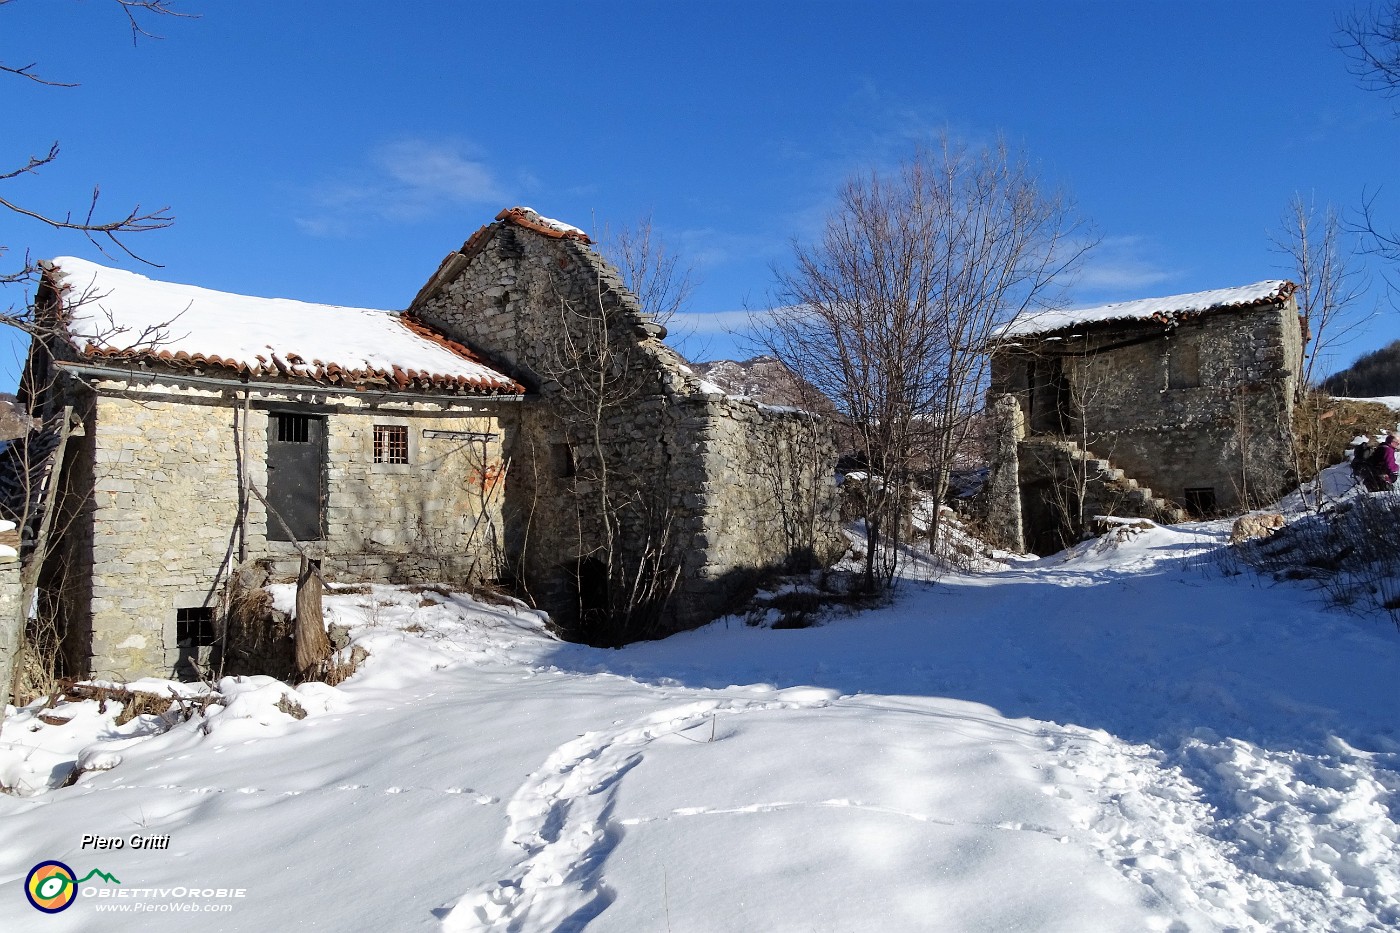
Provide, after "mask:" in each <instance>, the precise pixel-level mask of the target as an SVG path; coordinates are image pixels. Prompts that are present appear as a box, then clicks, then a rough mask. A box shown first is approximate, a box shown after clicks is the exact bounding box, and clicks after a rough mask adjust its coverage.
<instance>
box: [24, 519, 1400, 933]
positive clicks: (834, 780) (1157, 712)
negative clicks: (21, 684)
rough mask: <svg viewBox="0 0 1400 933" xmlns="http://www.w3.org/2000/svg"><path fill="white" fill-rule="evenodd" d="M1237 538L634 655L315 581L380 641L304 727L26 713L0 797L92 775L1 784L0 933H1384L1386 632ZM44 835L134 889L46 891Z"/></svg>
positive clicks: (247, 698) (1112, 540)
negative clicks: (1227, 553) (1246, 563)
mask: <svg viewBox="0 0 1400 933" xmlns="http://www.w3.org/2000/svg"><path fill="white" fill-rule="evenodd" d="M1227 525H1228V523H1217V524H1211V525H1188V526H1178V527H1177V528H1175V529H1163V528H1153V529H1150V530H1146V531H1142V530H1138V529H1133V528H1126V529H1120V530H1118V531H1116V532H1115V533H1114V534H1113V535H1111V536H1108V537H1106V538H1104V539H1100V540H1099V541H1096V542H1090V543H1088V544H1085V545H1081V546H1080V547H1079V548H1077V549H1075V550H1074V551H1072V552H1069V553H1067V554H1064V555H1057V556H1056V557H1054V558H1047V559H1045V560H1043V561H1038V562H1021V563H1017V564H1015V565H1011V566H1006V567H1003V568H1001V569H996V570H991V571H985V572H979V573H977V574H973V575H959V574H956V573H949V574H947V575H944V576H943V577H942V578H941V580H940V581H939V582H937V583H921V582H906V583H905V584H903V585H902V586H901V587H900V589H899V591H898V593H897V596H896V598H895V599H894V601H893V602H892V604H891V605H889V606H887V607H884V608H881V609H877V610H872V611H866V612H862V613H858V614H848V615H842V616H834V617H831V618H829V619H828V620H827V621H826V622H825V624H823V625H821V626H818V627H815V628H808V629H800V630H770V629H766V628H749V627H746V626H744V625H742V624H740V623H737V622H733V621H731V622H730V623H729V624H725V623H723V622H721V623H717V624H714V625H711V626H708V627H706V628H704V629H700V630H697V631H694V632H690V633H687V634H683V635H679V636H675V637H672V638H669V639H666V640H664V641H659V642H651V643H646V644H640V645H634V646H631V647H629V648H626V649H622V650H599V649H591V648H586V647H582V646H577V645H570V644H563V643H560V642H558V641H556V640H554V639H552V638H550V637H549V636H548V635H547V634H546V633H545V632H544V630H543V629H542V627H541V624H540V620H539V618H538V617H537V616H536V615H534V614H533V613H530V612H528V611H525V610H521V609H513V608H502V607H491V606H484V605H479V604H476V603H472V602H471V601H469V600H467V599H465V598H463V597H453V598H452V599H450V600H444V599H443V598H441V597H438V596H436V595H434V594H430V593H429V594H413V593H408V592H406V591H402V590H391V589H387V588H376V589H375V591H374V592H373V593H370V594H360V595H340V596H335V597H332V598H331V599H330V601H329V611H330V612H331V614H333V615H335V616H338V617H339V618H341V619H342V620H347V621H349V622H351V623H353V624H354V625H355V626H356V627H355V632H356V636H357V638H358V641H359V643H361V644H363V645H364V646H365V647H367V648H368V649H369V650H370V651H371V653H372V654H371V657H370V659H369V660H368V661H367V662H366V663H365V664H364V666H363V668H362V669H361V671H360V673H358V674H357V675H356V676H354V677H353V678H351V679H350V680H349V681H347V682H345V683H343V684H342V685H340V686H339V687H326V686H321V685H315V686H307V687H303V688H301V689H300V690H297V691H290V692H292V693H293V694H294V696H295V698H296V700H297V703H298V704H299V705H300V706H301V707H302V708H304V709H305V710H306V713H307V715H306V717H305V718H304V719H300V720H298V719H294V718H292V717H291V716H290V715H288V714H287V713H284V712H281V711H279V710H278V709H277V708H276V705H275V704H276V703H277V702H278V700H280V699H282V697H283V695H284V693H286V692H289V691H288V690H287V688H283V687H281V686H280V685H277V684H275V683H274V682H271V681H266V680H262V679H248V680H245V681H243V682H241V683H232V682H226V683H225V684H224V687H225V692H226V693H227V694H228V695H229V696H230V700H229V705H228V707H227V708H225V709H221V708H219V707H213V708H211V710H210V715H209V716H208V717H207V718H204V719H200V718H195V719H193V720H191V721H189V722H186V723H182V724H180V725H177V726H175V727H174V728H172V729H170V730H169V731H167V732H164V733H163V734H155V729H154V726H155V722H154V720H153V719H152V718H151V717H145V718H138V719H135V720H133V721H132V722H130V723H127V724H125V725H123V726H115V725H114V724H113V717H112V714H113V712H114V707H112V706H109V708H108V712H107V714H105V715H99V714H98V713H97V704H96V702H93V701H88V702H85V703H81V704H74V705H72V706H68V707H61V708H59V709H58V710H52V711H49V713H48V715H49V716H50V717H52V716H54V715H70V714H71V715H72V717H73V718H72V720H71V721H70V722H68V723H67V724H64V725H45V724H41V723H40V722H39V720H38V719H37V718H36V715H35V713H34V712H33V711H21V712H20V713H19V714H18V715H17V716H16V717H15V718H13V719H12V720H10V721H9V722H7V723H6V725H5V726H4V730H3V732H2V733H0V782H4V783H7V784H10V785H19V788H20V789H21V790H22V791H23V790H28V791H30V792H34V791H38V790H41V789H42V788H43V787H45V786H46V784H47V783H48V782H49V781H50V780H57V779H59V778H61V777H62V775H63V774H65V773H67V771H68V769H69V768H71V765H72V763H73V762H74V761H76V760H78V759H79V756H82V760H83V761H84V763H85V764H86V766H87V767H89V768H91V769H97V768H105V769H106V770H90V771H89V772H88V773H85V774H83V776H82V777H81V778H80V779H79V780H78V782H77V783H76V784H75V785H74V786H71V787H67V788H62V789H57V790H49V791H47V792H43V793H33V794H32V795H31V796H0V929H3V930H54V931H61V930H131V931H164V930H185V929H206V930H250V931H251V930H258V931H264V930H287V929H300V928H316V929H325V930H365V931H397V930H414V929H426V930H432V929H442V930H446V931H486V930H499V931H506V930H512V931H545V930H551V931H553V930H561V931H579V930H584V929H587V930H588V931H590V933H604V931H626V933H659V931H676V933H682V931H686V933H690V931H715V933H734V931H746V933H747V931H764V933H770V931H881V933H884V931H906V930H909V931H913V930H918V931H924V930H929V931H988V933H993V931H995V933H1002V931H1013V930H1014V931H1064V933H1098V931H1123V933H1141V931H1164V933H1186V931H1198V933H1203V931H1241V933H1243V931H1264V930H1269V931H1288V933H1305V931H1306V933H1314V931H1362V930H1364V931H1382V930H1395V929H1397V928H1400V854H1397V841H1400V834H1398V832H1397V820H1400V733H1397V728H1398V727H1400V633H1397V632H1396V630H1395V628H1394V626H1393V625H1392V624H1391V622H1390V621H1389V619H1388V618H1383V617H1382V618H1374V619H1372V618H1366V617H1361V616H1357V615H1348V614H1344V613H1341V612H1339V611H1335V610H1329V609H1326V608H1324V607H1323V605H1322V603H1321V602H1320V600H1319V599H1318V598H1317V597H1316V595H1315V594H1314V593H1313V592H1312V591H1310V590H1308V589H1306V588H1304V587H1302V586H1300V585H1297V584H1285V585H1273V584H1270V583H1268V582H1266V581H1263V580H1261V579H1259V578H1257V577H1255V576H1252V575H1249V574H1233V575H1231V573H1230V572H1229V571H1228V566H1229V565H1228V564H1227V565H1224V566H1223V567H1222V565H1220V564H1218V563H1217V562H1215V561H1214V560H1213V558H1212V551H1213V550H1214V549H1216V548H1218V547H1219V546H1220V545H1221V543H1222V541H1223V538H1224V535H1225V533H1226V530H1227ZM284 598H285V594H284ZM147 686H148V687H153V686H155V685H154V684H148V685H147ZM283 705H284V706H288V705H289V704H287V703H285V702H284V704H283ZM31 730H33V731H31ZM85 835H88V836H107V837H119V838H121V839H123V840H127V841H128V844H127V845H126V846H125V847H124V848H122V849H119V850H113V849H106V850H99V849H95V848H93V846H92V845H91V844H89V845H88V846H87V847H86V848H85V847H84V846H83V841H84V840H83V837H84V836H85ZM133 836H137V837H140V838H155V839H157V840H159V839H160V838H161V837H164V836H168V837H169V844H168V848H165V849H154V850H147V849H140V850H137V849H133V848H132V846H131V845H130V844H129V840H130V839H131V837H133ZM45 860H58V861H61V862H63V863H64V864H65V865H67V866H69V867H70V868H71V869H72V870H73V872H74V875H75V877H76V878H78V879H82V878H84V876H89V875H91V873H93V872H94V871H101V872H104V873H106V874H107V875H110V876H111V877H113V878H115V879H117V881H119V882H120V883H119V884H118V883H115V882H108V881H106V880H104V879H103V877H102V876H99V875H92V876H91V877H88V878H87V880H85V881H80V883H79V884H78V897H77V899H76V903H74V904H73V905H72V906H71V908H70V909H67V910H64V911H63V912H61V913H57V914H53V915H51V916H44V915H42V914H40V913H38V912H37V911H36V910H35V909H34V908H33V907H31V906H30V905H29V904H28V903H27V901H26V898H25V893H24V888H25V882H26V877H27V875H28V874H29V872H30V870H31V868H32V867H33V866H35V865H36V864H37V863H39V862H41V861H45ZM226 906H228V907H231V909H229V910H227V911H226V912H217V913H215V912H210V911H205V909H206V908H217V909H219V910H223V908H224V907H226ZM189 909H199V910H201V911H205V912H202V913H198V914H190V913H185V912H177V910H178V911H184V910H189Z"/></svg>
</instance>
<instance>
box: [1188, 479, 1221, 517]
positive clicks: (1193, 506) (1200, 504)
mask: <svg viewBox="0 0 1400 933" xmlns="http://www.w3.org/2000/svg"><path fill="white" fill-rule="evenodd" d="M1186 511H1188V512H1190V513H1191V514H1192V515H1195V516H1196V517H1198V518H1200V517H1204V516H1206V515H1211V514H1213V513H1214V512H1215V487H1214V486H1191V487H1188V488H1187V490H1186Z"/></svg>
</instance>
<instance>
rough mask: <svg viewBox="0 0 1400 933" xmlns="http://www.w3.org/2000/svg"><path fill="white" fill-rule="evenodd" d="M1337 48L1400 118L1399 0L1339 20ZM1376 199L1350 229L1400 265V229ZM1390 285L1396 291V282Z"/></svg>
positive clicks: (1369, 198)
mask: <svg viewBox="0 0 1400 933" xmlns="http://www.w3.org/2000/svg"><path fill="white" fill-rule="evenodd" d="M1336 45H1337V47H1338V48H1339V49H1341V50H1342V52H1343V53H1344V54H1345V55H1346V56H1347V59H1348V64H1349V67H1350V70H1351V73H1352V74H1353V75H1355V76H1356V79H1357V81H1358V82H1359V83H1360V85H1361V86H1362V87H1363V88H1365V89H1367V90H1371V91H1378V92H1379V93H1380V94H1382V95H1383V96H1385V97H1388V98H1390V99H1392V100H1395V101H1397V103H1396V114H1397V116H1400V0H1383V2H1380V3H1377V4H1375V5H1373V6H1368V7H1366V8H1364V9H1358V10H1354V11H1352V12H1351V13H1348V14H1346V15H1344V16H1342V17H1339V19H1338V21H1337V39H1336ZM1375 198H1376V193H1375V192H1371V193H1369V194H1366V195H1364V196H1363V197H1362V204H1361V209H1360V212H1359V213H1360V216H1359V217H1358V218H1357V220H1356V221H1355V222H1354V223H1353V224H1351V226H1352V227H1353V228H1354V229H1355V230H1356V231H1357V232H1358V233H1361V234H1364V235H1365V236H1366V237H1367V239H1368V245H1367V251H1368V252H1371V253H1374V254H1376V255H1379V256H1381V257H1383V258H1385V259H1387V260H1389V261H1390V262H1400V230H1396V229H1395V228H1393V227H1386V226H1384V225H1383V224H1382V223H1381V221H1379V220H1378V219H1377V217H1376V214H1375V210H1374V208H1375ZM1390 284H1391V287H1392V289H1394V288H1396V283H1395V282H1394V281H1393V280H1392V281H1391V282H1390Z"/></svg>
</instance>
